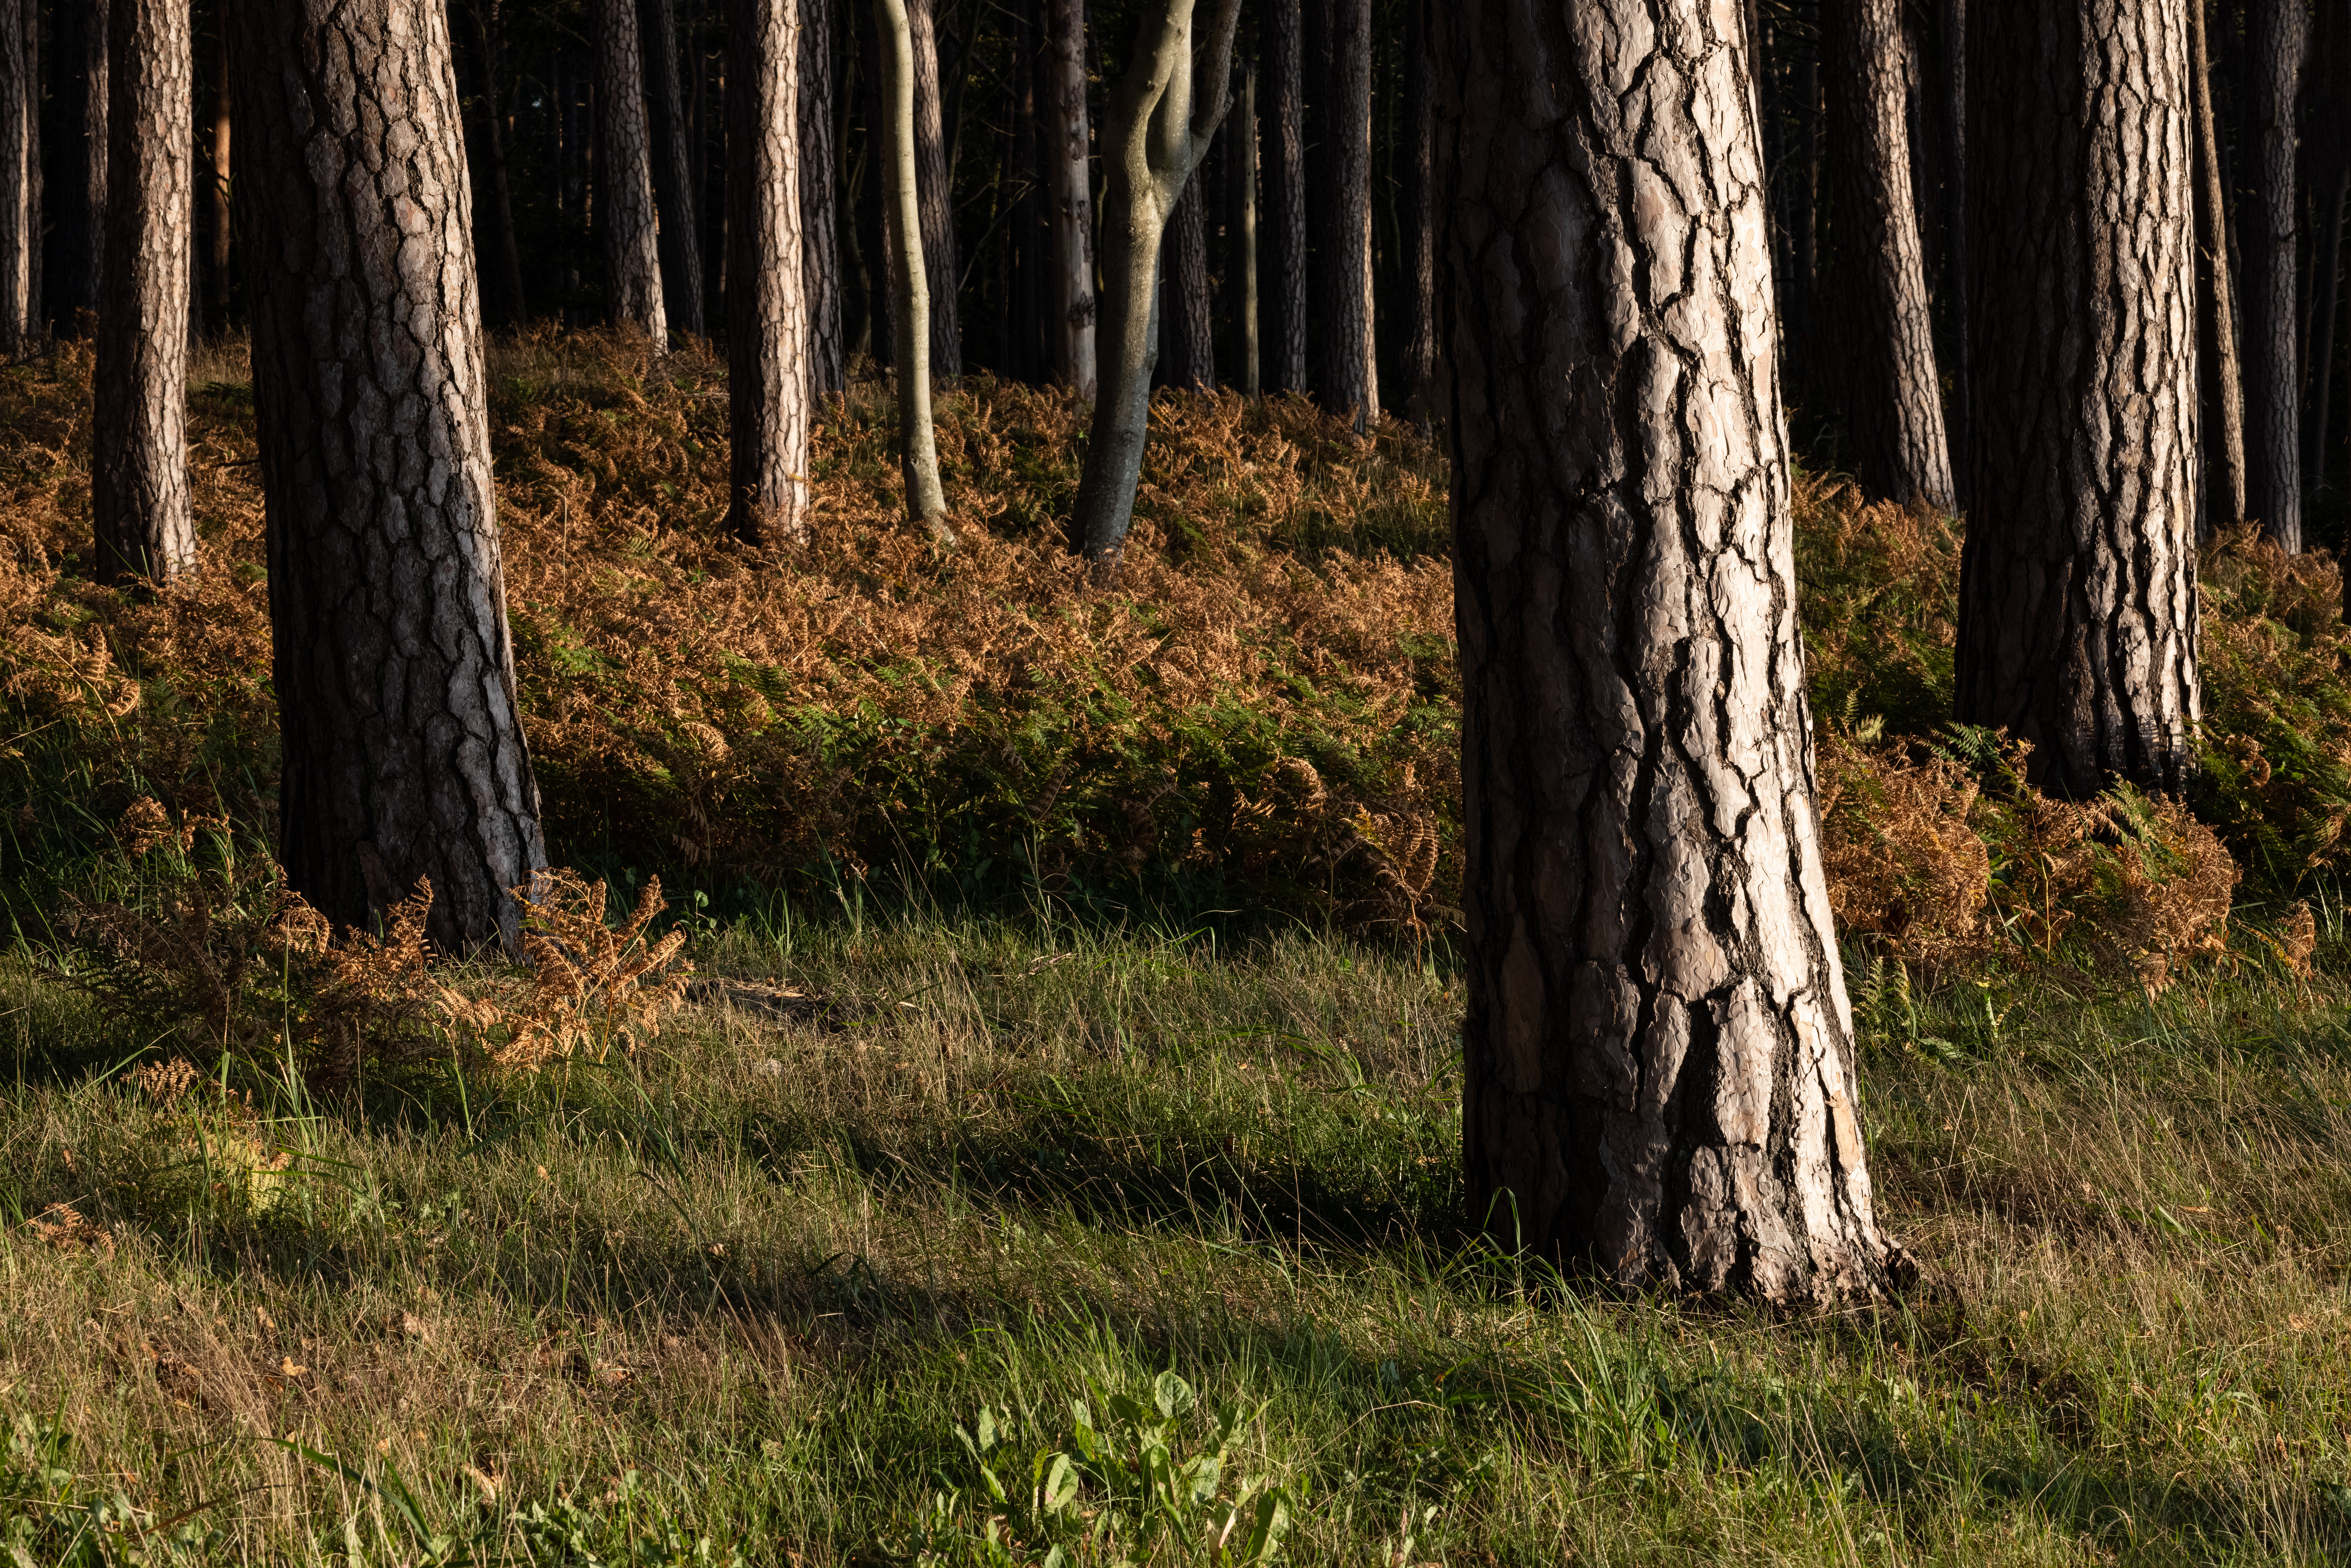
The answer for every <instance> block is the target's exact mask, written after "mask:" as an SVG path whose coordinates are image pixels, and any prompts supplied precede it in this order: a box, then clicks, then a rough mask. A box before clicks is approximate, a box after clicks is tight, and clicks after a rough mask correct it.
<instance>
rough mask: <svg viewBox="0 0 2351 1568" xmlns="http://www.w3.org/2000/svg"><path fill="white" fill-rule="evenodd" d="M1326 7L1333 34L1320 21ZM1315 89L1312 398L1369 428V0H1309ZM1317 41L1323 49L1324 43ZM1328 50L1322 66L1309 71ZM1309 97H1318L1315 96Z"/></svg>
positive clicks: (1310, 179) (1310, 216) (1310, 208)
mask: <svg viewBox="0 0 2351 1568" xmlns="http://www.w3.org/2000/svg"><path fill="white" fill-rule="evenodd" d="M1318 12H1322V13H1327V32H1326V31H1325V28H1324V27H1323V26H1317V25H1316V23H1317V20H1318ZM1307 18H1308V26H1307V55H1308V64H1309V67H1310V75H1309V80H1310V83H1311V86H1310V91H1312V90H1314V89H1320V110H1321V111H1320V113H1319V114H1318V115H1317V116H1316V117H1315V118H1316V119H1317V120H1318V121H1319V130H1320V135H1319V138H1317V139H1316V140H1315V141H1313V142H1311V144H1310V145H1309V147H1308V150H1307V162H1308V169H1307V183H1308V187H1309V200H1308V203H1307V209H1306V210H1307V220H1308V224H1309V225H1310V233H1309V235H1308V243H1309V244H1310V245H1311V246H1313V251H1314V269H1313V273H1312V277H1311V284H1312V288H1311V293H1312V298H1313V317H1314V326H1313V333H1312V338H1311V350H1312V359H1311V362H1312V365H1313V374H1314V397H1315V401H1317V402H1320V403H1321V404H1322V407H1323V409H1324V410H1325V412H1327V413H1333V414H1336V415H1338V416H1339V417H1340V418H1342V419H1344V420H1346V421H1348V422H1349V423H1352V424H1353V425H1354V427H1355V428H1356V429H1357V430H1358V431H1361V430H1363V429H1364V428H1365V425H1366V421H1367V416H1368V415H1369V414H1370V413H1372V412H1373V409H1372V390H1371V376H1372V369H1371V353H1372V340H1371V334H1370V333H1369V332H1368V331H1366V330H1365V327H1366V323H1367V321H1368V319H1369V315H1368V312H1369V298H1370V294H1369V289H1368V287H1367V274H1368V261H1369V256H1370V239H1371V231H1370V221H1371V206H1372V143H1371V125H1372V5H1371V0H1311V3H1310V5H1309V6H1308V10H1307ZM1318 40H1321V41H1322V47H1319V48H1318V47H1317V43H1318ZM1318 55H1321V56H1322V57H1324V59H1325V60H1327V66H1326V67H1325V68H1324V70H1323V71H1322V72H1317V71H1314V70H1312V69H1311V68H1313V67H1314V66H1315V65H1316V64H1317V63H1318V62H1317V61H1316V59H1315V57H1316V56H1318ZM1310 101H1311V100H1310Z"/></svg>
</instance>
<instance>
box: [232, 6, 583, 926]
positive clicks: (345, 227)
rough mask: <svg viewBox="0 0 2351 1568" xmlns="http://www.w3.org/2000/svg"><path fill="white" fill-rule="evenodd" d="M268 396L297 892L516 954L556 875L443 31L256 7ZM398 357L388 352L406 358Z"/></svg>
mask: <svg viewBox="0 0 2351 1568" xmlns="http://www.w3.org/2000/svg"><path fill="white" fill-rule="evenodd" d="M232 16H233V25H232V31H231V35H230V53H231V66H232V70H233V73H234V75H235V82H236V99H237V107H238V113H239V116H240V121H239V125H240V131H241V138H240V140H241V142H242V147H243V157H244V161H245V164H246V178H244V179H243V180H241V181H239V182H238V190H239V192H240V197H239V201H240V205H241V211H240V214H239V215H240V216H241V218H242V219H243V221H244V228H245V232H246V235H247V236H248V238H249V240H250V242H251V243H250V244H249V245H248V246H247V247H246V254H247V256H249V257H250V258H251V267H252V270H251V272H250V273H249V275H248V284H249V286H250V298H249V303H250V306H251V309H252V315H253V389H254V402H255V409H256V418H257V423H258V428H259V434H260V443H261V481H262V494H263V497H264V503H265V507H266V528H267V535H268V558H269V614H270V627H271V635H272V640H273V643H274V653H273V664H272V670H273V674H274V679H275V684H276V687H277V706H278V722H279V727H280V730H281V745H282V747H283V755H284V762H283V768H282V773H281V778H280V783H279V786H278V816H279V824H280V826H279V835H280V847H279V858H280V859H281V861H282V862H284V864H285V867H286V877H287V883H289V884H290V885H291V886H292V887H293V888H294V889H295V891H297V892H298V893H300V894H302V895H303V896H304V897H305V898H307V899H308V900H309V901H310V903H311V904H314V905H315V906H316V907H317V908H318V909H319V911H320V913H322V914H324V915H327V916H328V918H329V919H331V920H334V921H336V922H337V923H339V924H340V925H356V926H363V927H364V926H372V925H376V924H377V923H378V922H380V921H381V919H382V918H383V916H384V915H385V913H386V912H387V911H388V910H389V909H390V908H391V906H392V904H394V903H396V902H397V901H398V900H400V899H401V898H402V897H404V896H406V895H407V894H410V893H411V892H413V891H414V889H415V888H416V887H417V886H418V884H419V883H422V882H423V881H424V880H426V879H427V878H429V879H430V880H431V883H432V886H433V894H434V898H433V913H432V918H431V921H430V923H429V925H428V927H427V931H428V935H429V936H431V938H432V940H433V942H434V945H435V946H439V947H441V948H443V949H444V950H446V951H452V952H461V953H462V952H466V951H470V950H473V949H475V948H478V947H481V946H486V945H488V944H490V943H492V942H498V943H501V944H502V945H503V946H505V948H506V949H507V952H509V953H510V954H514V955H516V956H519V955H520V941H519V937H520V935H521V932H520V921H519V911H518V909H517V905H516V903H515V901H514V899H512V898H511V897H509V896H508V892H509V890H511V889H514V888H517V887H519V886H522V885H524V884H526V883H528V882H529V880H530V879H531V878H532V876H533V875H534V874H535V873H538V871H539V870H541V869H542V868H543V867H544V866H545V865H546V863H547V850H546V844H545V841H544V839H543V837H542V834H541V830H540V821H539V802H538V783H537V781H536V780H535V779H534V778H533V776H532V773H531V765H530V754H529V751H528V747H526V746H525V744H524V741H523V733H522V728H521V724H520V717H519V713H518V711H517V699H516V690H515V673H514V654H513V650H512V646H511V644H510V643H509V640H508V637H507V618H506V584H505V580H504V574H503V572H502V570H501V568H500V565H499V546H498V529H497V507H496V497H495V494H494V491H493V489H492V486H491V482H490V442H489V420H488V409H487V393H486V384H485V378H484V371H483V365H482V347H481V324H480V313H479V308H478V305H477V302H476V300H475V293H474V288H475V284H474V277H475V270H474V246H473V223H472V214H470V213H468V212H467V210H466V208H467V205H468V195H467V189H466V180H465V141H464V136H463V133H462V131H461V128H460V124H459V100H458V96H457V82H456V76H455V71H454V70H453V68H452V65H451V60H450V53H449V34H448V24H447V20H446V16H445V14H444V9H443V7H441V6H439V5H412V4H409V3H408V0H340V4H337V5H333V6H331V7H329V6H327V5H319V4H318V3H317V0H240V4H238V5H236V6H235V8H234V9H233V11H232ZM386 344H389V345H390V347H382V345H386Z"/></svg>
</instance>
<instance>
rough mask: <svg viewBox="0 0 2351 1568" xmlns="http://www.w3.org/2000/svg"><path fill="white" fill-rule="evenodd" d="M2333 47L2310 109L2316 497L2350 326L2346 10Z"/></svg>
mask: <svg viewBox="0 0 2351 1568" xmlns="http://www.w3.org/2000/svg"><path fill="white" fill-rule="evenodd" d="M2319 15H2320V19H2321V21H2322V22H2323V23H2324V25H2325V30H2324V32H2323V33H2322V35H2321V36H2322V37H2323V38H2324V39H2325V47H2324V48H2323V49H2322V50H2321V51H2320V53H2319V57H2318V58H2317V59H2316V60H2315V61H2314V62H2313V65H2314V68H2313V71H2312V77H2311V84H2310V95H2309V96H2310V108H2309V112H2308V114H2307V116H2306V123H2307V124H2308V125H2309V126H2310V127H2311V141H2312V143H2313V147H2312V151H2313V153H2314V162H2315V163H2316V164H2317V165H2318V166H2319V167H2320V168H2321V169H2323V170H2325V172H2326V173H2325V179H2324V181H2323V182H2319V183H2320V185H2321V189H2323V190H2324V191H2325V198H2326V199H2325V201H2324V202H2322V203H2320V204H2319V231H2318V235H2317V243H2316V244H2315V245H2314V246H2313V247H2312V248H2313V249H2314V252H2315V253H2316V273H2317V277H2316V280H2315V286H2314V289H2313V301H2312V302H2313V306H2314V316H2315V324H2314V326H2313V327H2312V329H2311V337H2310V346H2309V350H2308V352H2307V354H2306V355H2305V356H2304V358H2305V361H2306V362H2307V365H2308V367H2309V378H2310V433H2309V449H2310V450H2309V456H2308V458H2307V459H2306V460H2305V462H2304V470H2305V478H2306V479H2307V481H2308V484H2309V486H2310V489H2311V490H2312V492H2313V493H2314V494H2315V493H2318V492H2321V491H2324V490H2325V488H2326V487H2327V467H2326V459H2327V450H2326V446H2327V441H2326V438H2327V434H2328V432H2329V430H2330V429H2331V428H2332V425H2331V419H2332V414H2333V406H2332V405H2333V397H2334V386H2335V337H2336V330H2337V328H2338V326H2339V324H2340V322H2341V320H2342V299H2343V225H2344V220H2345V216H2346V204H2351V16H2346V15H2345V14H2344V11H2343V8H2342V7H2340V6H2336V7H2334V8H2332V9H2329V10H2325V11H2322V12H2321V13H2320V14H2319Z"/></svg>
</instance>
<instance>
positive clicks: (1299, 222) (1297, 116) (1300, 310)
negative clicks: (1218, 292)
mask: <svg viewBox="0 0 2351 1568" xmlns="http://www.w3.org/2000/svg"><path fill="white" fill-rule="evenodd" d="M1258 22H1259V34H1258V48H1259V52H1260V53H1261V54H1262V55H1263V56H1264V66H1263V69H1264V72H1265V124H1264V131H1263V135H1262V138H1261V141H1260V143H1259V152H1260V162H1259V169H1260V172H1261V178H1262V181H1263V183H1262V187H1261V188H1262V190H1263V193H1264V199H1263V205H1262V209H1261V212H1260V216H1259V222H1260V224H1261V225H1262V227H1263V230H1264V234H1265V246H1266V265H1265V271H1264V273H1263V274H1262V275H1261V276H1260V277H1259V279H1258V305H1259V310H1260V311H1261V313H1262V314H1261V316H1260V318H1259V328H1258V351H1259V354H1260V355H1261V356H1262V357H1261V358H1260V359H1259V363H1258V375H1259V379H1260V381H1262V382H1263V383H1264V386H1265V390H1266V391H1267V392H1304V391H1305V390H1306V388H1307V381H1306V131H1305V124H1304V119H1303V116H1304V102H1303V99H1304V97H1305V93H1304V87H1303V83H1304V79H1305V78H1304V72H1305V64H1304V61H1305V55H1304V48H1305V46H1304V41H1303V38H1302V37H1301V28H1302V26H1303V24H1302V20H1301V15H1300V11H1299V0H1263V3H1262V5H1260V6H1259V10H1258Z"/></svg>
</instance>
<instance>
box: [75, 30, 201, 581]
mask: <svg viewBox="0 0 2351 1568" xmlns="http://www.w3.org/2000/svg"><path fill="white" fill-rule="evenodd" d="M108 22H109V26H110V27H111V29H112V31H113V37H111V38H110V39H109V40H108V50H107V54H108V57H109V59H110V61H111V63H112V65H113V68H114V74H113V77H112V78H111V80H110V81H109V82H108V83H107V84H106V85H105V90H106V92H107V94H108V98H109V99H110V102H109V105H108V110H107V124H108V128H109V130H110V132H111V134H112V144H111V145H110V147H109V148H108V149H107V162H108V165H109V167H108V171H107V187H108V189H109V190H110V191H111V192H112V193H114V200H113V201H112V203H110V205H109V208H108V214H107V218H108V223H109V224H110V226H111V227H112V230H113V232H112V233H111V234H110V235H108V236H107V245H106V251H105V256H106V267H107V272H106V276H105V277H104V278H103V279H102V280H101V281H100V284H99V297H100V298H103V299H104V300H105V301H106V308H105V311H104V312H103V313H102V314H101V315H100V316H99V322H98V341H97V360H98V363H97V370H96V378H95V379H96V387H95V396H94V399H93V402H94V403H95V409H94V415H93V419H92V423H91V433H90V434H91V440H90V476H89V483H90V518H91V522H92V524H93V527H94V531H95V533H96V536H97V537H96V541H95V542H96V545H97V548H96V549H95V550H94V551H93V557H92V558H93V559H94V560H95V562H96V566H97V577H98V580H99V581H100V582H113V583H129V582H133V581H139V580H146V581H151V582H154V583H157V584H164V583H168V582H170V581H171V580H172V579H173V578H176V577H178V576H179V575H180V574H181V573H183V572H184V571H186V570H188V569H189V568H190V567H192V566H193V565H194V564H195V559H196V529H195V521H194V518H193V515H192V514H191V512H190V511H189V495H188V442H187V423H188V396H187V393H188V339H187V334H186V333H185V332H184V331H183V330H181V329H180V328H181V327H182V325H183V323H184V322H185V321H186V320H187V318H188V301H187V288H188V250H189V246H190V245H191V243H192V240H193V235H190V233H189V230H188V213H189V196H190V193H192V191H193V188H194V180H195V159H194V146H193V135H194V130H195V128H194V125H193V123H192V117H193V109H194V91H195V81H194V76H195V69H194V67H195V58H194V52H193V49H194V40H193V36H192V33H191V30H190V27H189V16H188V0H114V5H113V9H112V12H111V14H110V16H109V18H108Z"/></svg>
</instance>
